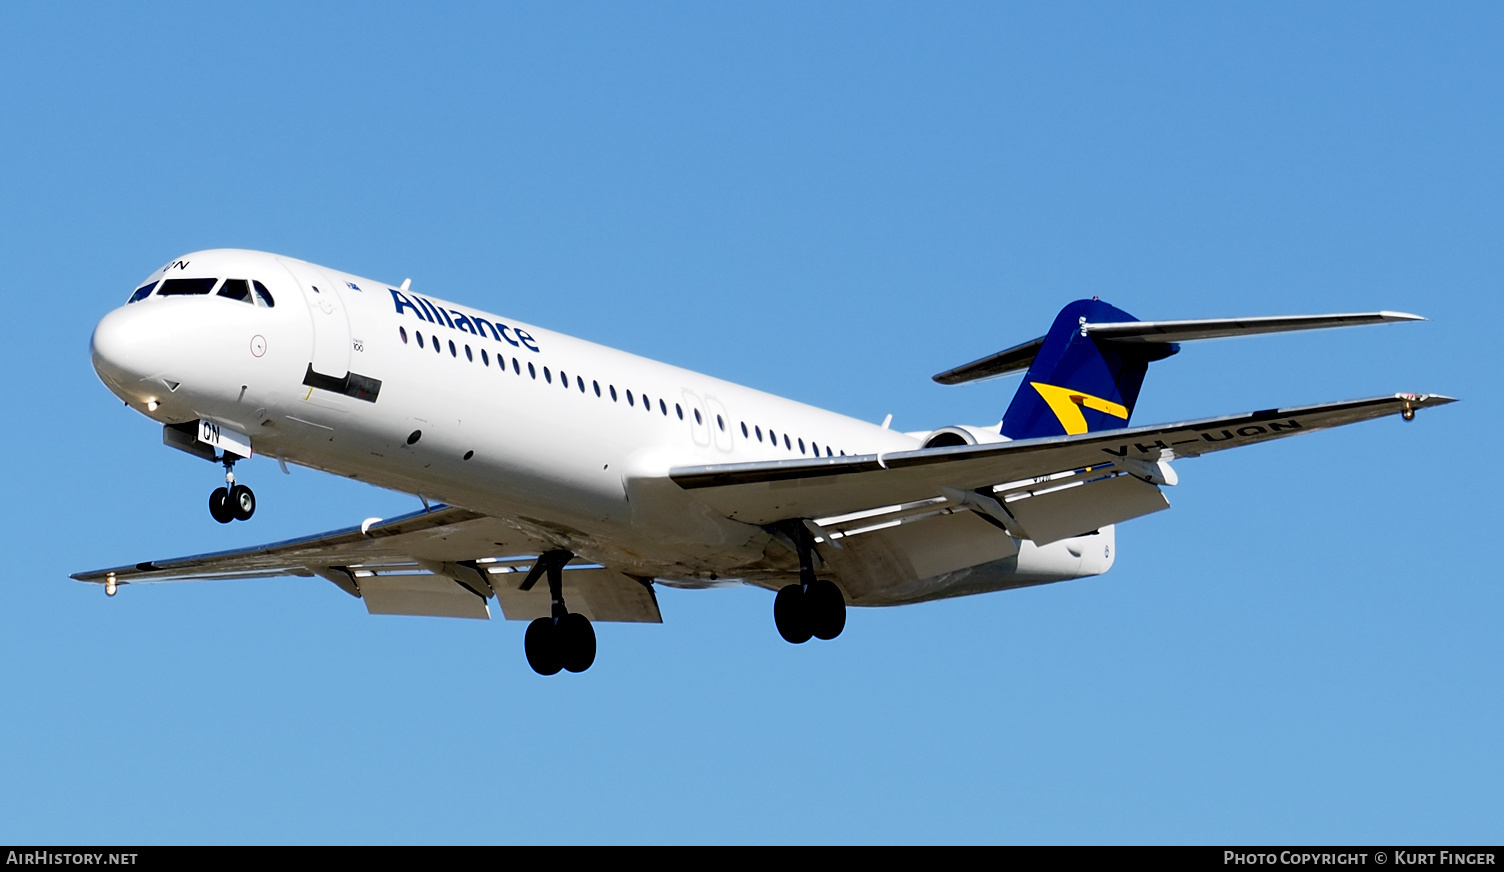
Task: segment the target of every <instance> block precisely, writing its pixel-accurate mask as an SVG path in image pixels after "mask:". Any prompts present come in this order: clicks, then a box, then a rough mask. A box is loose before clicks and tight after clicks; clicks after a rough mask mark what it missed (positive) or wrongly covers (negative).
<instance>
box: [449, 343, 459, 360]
mask: <svg viewBox="0 0 1504 872" xmlns="http://www.w3.org/2000/svg"><path fill="white" fill-rule="evenodd" d="M449 356H450V357H459V356H460V352H459V349H457V348H455V347H454V340H453V339H451V340H449Z"/></svg>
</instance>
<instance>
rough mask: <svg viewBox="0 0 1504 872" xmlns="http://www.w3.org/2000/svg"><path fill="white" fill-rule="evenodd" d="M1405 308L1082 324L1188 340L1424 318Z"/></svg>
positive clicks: (1125, 335)
mask: <svg viewBox="0 0 1504 872" xmlns="http://www.w3.org/2000/svg"><path fill="white" fill-rule="evenodd" d="M1424 320H1426V319H1425V318H1422V317H1421V316H1419V315H1410V314H1408V313H1405V312H1354V313H1351V314H1345V315H1271V316H1267V317H1263V318H1198V319H1195V320H1191V321H1125V322H1122V323H1119V324H1083V325H1081V329H1083V330H1085V331H1086V335H1088V336H1091V337H1092V338H1094V339H1096V340H1098V341H1101V340H1104V339H1107V340H1111V341H1112V342H1190V341H1192V340H1195V339H1226V338H1228V337H1230V336H1254V335H1257V334H1260V333H1288V332H1291V331H1294V330H1321V329H1324V328H1327V327H1361V326H1363V325H1366V324H1387V323H1390V322H1393V321H1424Z"/></svg>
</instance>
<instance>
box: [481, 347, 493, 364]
mask: <svg viewBox="0 0 1504 872" xmlns="http://www.w3.org/2000/svg"><path fill="white" fill-rule="evenodd" d="M480 365H481V366H490V365H491V355H489V354H487V353H486V350H485V349H484V348H482V349H481V350H480Z"/></svg>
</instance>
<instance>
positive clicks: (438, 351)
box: [433, 336, 444, 354]
mask: <svg viewBox="0 0 1504 872" xmlns="http://www.w3.org/2000/svg"><path fill="white" fill-rule="evenodd" d="M433 353H434V354H443V353H444V349H443V347H441V346H440V345H439V337H437V336H435V337H433Z"/></svg>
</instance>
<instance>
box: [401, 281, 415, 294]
mask: <svg viewBox="0 0 1504 872" xmlns="http://www.w3.org/2000/svg"><path fill="white" fill-rule="evenodd" d="M412 286H413V280H412V279H403V280H402V290H404V291H405V290H407V289H408V288H410V287H412Z"/></svg>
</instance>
